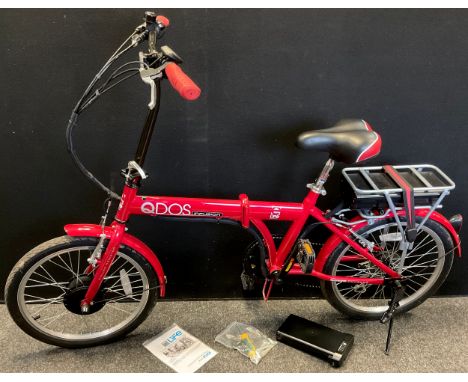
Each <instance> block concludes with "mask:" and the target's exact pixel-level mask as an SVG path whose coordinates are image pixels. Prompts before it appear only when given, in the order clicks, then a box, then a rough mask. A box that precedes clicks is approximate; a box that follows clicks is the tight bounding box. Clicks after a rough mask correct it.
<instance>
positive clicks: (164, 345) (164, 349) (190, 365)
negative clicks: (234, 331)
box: [143, 324, 217, 373]
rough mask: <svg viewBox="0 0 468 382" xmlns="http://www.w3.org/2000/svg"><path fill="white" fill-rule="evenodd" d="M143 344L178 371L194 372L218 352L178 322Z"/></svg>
mask: <svg viewBox="0 0 468 382" xmlns="http://www.w3.org/2000/svg"><path fill="white" fill-rule="evenodd" d="M143 346H144V347H145V348H147V349H148V350H149V351H150V352H151V353H153V354H154V355H155V356H156V357H158V358H159V359H160V360H161V361H162V362H164V363H165V364H166V365H167V366H169V367H171V368H173V369H174V370H175V371H177V372H178V373H193V372H194V371H197V370H198V369H199V368H200V367H202V366H203V365H204V364H205V363H207V362H208V361H209V360H210V359H211V358H213V357H214V356H215V355H216V354H217V352H216V351H214V350H213V349H211V348H210V347H208V346H207V345H205V344H204V343H203V342H201V341H200V340H199V339H198V338H195V337H194V336H192V335H191V334H189V333H187V332H186V331H185V330H183V329H182V328H180V327H179V326H178V325H176V324H173V325H172V326H171V327H170V328H169V329H167V330H165V331H164V332H163V333H161V334H159V335H157V336H156V337H153V338H152V339H150V340H148V341H145V342H144V343H143Z"/></svg>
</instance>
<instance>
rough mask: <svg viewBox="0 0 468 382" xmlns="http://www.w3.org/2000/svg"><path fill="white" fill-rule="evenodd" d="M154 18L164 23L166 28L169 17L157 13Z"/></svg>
mask: <svg viewBox="0 0 468 382" xmlns="http://www.w3.org/2000/svg"><path fill="white" fill-rule="evenodd" d="M156 20H157V21H159V22H160V23H161V24H162V25H164V26H165V27H166V28H167V27H168V26H169V24H170V22H169V19H168V18H167V17H166V16H163V15H158V16H156Z"/></svg>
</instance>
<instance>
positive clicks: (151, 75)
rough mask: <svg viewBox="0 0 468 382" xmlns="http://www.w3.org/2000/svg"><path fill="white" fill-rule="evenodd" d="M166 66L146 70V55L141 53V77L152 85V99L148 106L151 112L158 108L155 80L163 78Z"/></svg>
mask: <svg viewBox="0 0 468 382" xmlns="http://www.w3.org/2000/svg"><path fill="white" fill-rule="evenodd" d="M166 65H167V63H165V64H163V65H161V66H160V67H158V68H155V69H153V68H145V63H144V53H143V52H140V77H141V79H142V80H143V82H144V83H146V84H148V85H150V87H151V90H150V91H151V99H150V103H149V104H148V107H149V109H150V110H153V109H154V108H155V106H156V83H155V82H154V80H156V79H161V78H162V75H163V70H164V68H165V67H166Z"/></svg>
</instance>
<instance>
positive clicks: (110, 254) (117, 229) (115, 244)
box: [80, 221, 125, 313]
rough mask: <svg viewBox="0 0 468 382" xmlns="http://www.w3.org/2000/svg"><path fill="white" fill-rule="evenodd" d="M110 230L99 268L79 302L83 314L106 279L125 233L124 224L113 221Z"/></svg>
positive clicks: (96, 269)
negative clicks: (110, 234) (111, 231)
mask: <svg viewBox="0 0 468 382" xmlns="http://www.w3.org/2000/svg"><path fill="white" fill-rule="evenodd" d="M111 228H112V230H113V233H112V236H111V238H110V241H109V244H108V246H107V248H106V250H105V251H104V253H103V255H102V257H101V260H100V262H99V266H98V267H97V268H95V272H94V277H93V279H92V281H91V284H89V287H88V290H87V291H86V294H85V297H84V299H83V300H81V304H80V305H81V311H82V312H83V313H87V312H88V311H89V307H90V305H92V303H93V299H94V297H95V296H96V294H97V292H98V291H99V289H100V288H101V285H102V282H103V280H104V277H106V275H107V273H108V272H109V269H110V267H111V266H112V263H113V262H114V259H115V256H116V254H117V251H118V250H119V248H120V245H121V243H122V236H123V234H124V233H125V224H122V223H119V222H117V221H114V222H113V223H112V225H111Z"/></svg>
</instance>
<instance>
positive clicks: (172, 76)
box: [165, 62, 201, 101]
mask: <svg viewBox="0 0 468 382" xmlns="http://www.w3.org/2000/svg"><path fill="white" fill-rule="evenodd" d="M165 72H166V76H167V78H168V80H169V82H170V83H171V85H172V87H173V88H174V89H175V90H176V91H177V92H178V93H179V94H180V96H181V97H182V98H184V99H186V100H188V101H194V100H196V99H197V98H198V97H200V94H201V89H200V88H199V87H198V85H197V84H196V83H195V82H193V81H192V79H191V78H190V77H189V76H187V75H186V74H185V73H184V72H183V70H182V69H181V68H180V67H179V66H178V65H177V64H175V63H173V62H171V63H169V64H167V66H166V68H165Z"/></svg>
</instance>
